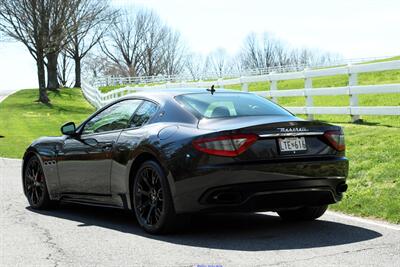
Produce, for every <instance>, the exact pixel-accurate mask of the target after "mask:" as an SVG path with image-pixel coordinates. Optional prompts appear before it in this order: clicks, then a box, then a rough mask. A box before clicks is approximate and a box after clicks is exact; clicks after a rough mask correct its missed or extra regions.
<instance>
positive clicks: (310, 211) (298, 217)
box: [278, 205, 328, 221]
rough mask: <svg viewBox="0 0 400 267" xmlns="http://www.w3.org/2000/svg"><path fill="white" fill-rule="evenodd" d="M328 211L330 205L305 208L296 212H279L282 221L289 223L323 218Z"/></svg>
mask: <svg viewBox="0 0 400 267" xmlns="http://www.w3.org/2000/svg"><path fill="white" fill-rule="evenodd" d="M327 209H328V205H323V206H315V207H303V208H300V209H295V210H282V211H278V214H279V216H280V217H281V219H282V220H287V221H311V220H315V219H317V218H319V217H321V216H322V215H323V214H324V213H325V211H326V210H327Z"/></svg>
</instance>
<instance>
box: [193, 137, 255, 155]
mask: <svg viewBox="0 0 400 267" xmlns="http://www.w3.org/2000/svg"><path fill="white" fill-rule="evenodd" d="M257 139H258V135H255V134H234V135H223V136H218V137H212V138H200V139H197V140H195V141H193V146H194V147H195V148H196V149H197V150H199V151H202V152H204V153H207V154H210V155H216V156H225V157H235V156H237V155H240V154H241V153H243V152H244V151H246V149H247V148H249V146H251V145H252V144H253V143H254V142H255V141H257Z"/></svg>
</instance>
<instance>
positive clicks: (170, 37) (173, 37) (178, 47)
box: [162, 30, 187, 75]
mask: <svg viewBox="0 0 400 267" xmlns="http://www.w3.org/2000/svg"><path fill="white" fill-rule="evenodd" d="M162 49H163V56H162V57H163V63H162V64H163V70H162V72H163V74H166V75H176V74H180V73H181V72H182V70H183V69H184V66H185V60H187V59H186V57H187V54H186V47H185V46H184V45H183V43H182V41H181V38H180V33H179V32H176V31H172V30H169V31H168V33H167V36H166V38H165V39H164V41H163V47H162Z"/></svg>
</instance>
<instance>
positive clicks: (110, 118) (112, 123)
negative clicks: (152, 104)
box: [82, 99, 143, 134]
mask: <svg viewBox="0 0 400 267" xmlns="http://www.w3.org/2000/svg"><path fill="white" fill-rule="evenodd" d="M142 102H143V101H142V100H137V99H136V100H135V99H132V100H124V101H121V102H118V103H116V104H114V105H112V106H110V107H108V108H107V109H105V110H103V111H102V112H100V113H99V114H97V115H96V116H94V117H93V118H92V119H91V120H90V121H88V122H87V123H86V124H85V126H84V128H83V131H82V134H91V133H101V132H107V131H114V130H120V129H124V128H126V127H127V125H128V123H129V120H130V119H131V117H132V114H133V113H134V112H135V111H136V110H137V108H138V107H139V106H140V104H141V103H142Z"/></svg>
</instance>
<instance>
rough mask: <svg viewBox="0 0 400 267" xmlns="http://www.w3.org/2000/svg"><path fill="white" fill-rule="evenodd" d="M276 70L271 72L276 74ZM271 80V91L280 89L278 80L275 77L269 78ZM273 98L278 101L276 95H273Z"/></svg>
mask: <svg viewBox="0 0 400 267" xmlns="http://www.w3.org/2000/svg"><path fill="white" fill-rule="evenodd" d="M275 73H276V72H275V71H271V72H270V73H269V74H275ZM269 82H270V87H269V90H270V91H271V93H272V92H273V91H276V90H278V81H277V80H275V79H269ZM271 100H272V101H274V102H275V103H278V98H277V97H276V96H271Z"/></svg>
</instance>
